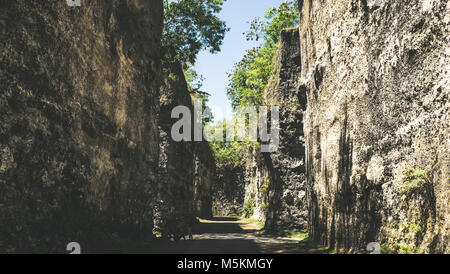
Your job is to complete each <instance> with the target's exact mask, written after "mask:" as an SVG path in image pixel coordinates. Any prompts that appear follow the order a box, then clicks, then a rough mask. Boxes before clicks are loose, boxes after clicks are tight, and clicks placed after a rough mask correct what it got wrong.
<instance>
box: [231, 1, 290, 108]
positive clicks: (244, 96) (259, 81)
mask: <svg viewBox="0 0 450 274" xmlns="http://www.w3.org/2000/svg"><path fill="white" fill-rule="evenodd" d="M298 22H299V16H298V9H297V1H294V2H292V1H285V2H283V3H282V4H281V5H280V6H279V7H278V8H275V7H272V8H269V9H268V10H267V11H266V14H265V16H264V18H263V19H261V18H255V19H254V20H253V21H252V22H251V25H250V30H249V31H248V32H247V33H244V34H245V35H246V38H247V40H256V41H259V40H262V45H261V46H259V47H256V48H252V49H249V50H248V51H247V53H246V55H245V56H244V57H243V58H242V60H241V61H240V62H239V63H237V64H235V66H234V68H233V71H232V72H231V73H230V74H229V80H230V82H229V87H228V97H229V98H230V100H231V104H232V106H233V107H234V108H236V107H238V106H250V105H261V104H263V92H264V89H265V88H266V85H267V84H268V82H269V79H270V76H271V75H272V74H273V73H274V71H275V67H274V64H273V58H274V55H275V52H276V50H277V48H278V42H279V40H280V35H281V31H282V30H283V29H285V28H288V27H292V26H296V25H298Z"/></svg>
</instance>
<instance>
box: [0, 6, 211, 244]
mask: <svg viewBox="0 0 450 274" xmlns="http://www.w3.org/2000/svg"><path fill="white" fill-rule="evenodd" d="M162 23H163V5H162V1H161V0H152V1H143V0H126V1H119V0H113V1H101V0H97V1H82V5H81V6H80V7H69V6H68V5H67V4H66V1H29V0H27V1H25V0H23V1H22V0H18V1H1V2H0V34H1V37H2V38H1V39H0V49H1V50H0V223H1V224H2V225H1V227H0V253H5V252H6V253H17V252H52V253H53V252H57V253H61V252H66V250H65V249H66V245H67V244H68V243H69V242H73V241H75V242H79V243H80V245H81V248H82V252H83V253H86V252H102V251H117V250H120V249H121V246H122V247H123V245H124V244H127V242H130V243H131V242H142V241H143V240H151V239H153V233H152V232H153V231H154V230H158V229H159V228H160V227H161V226H164V224H167V223H170V222H172V221H173V220H177V221H179V220H180V219H181V221H186V222H189V221H192V218H193V217H194V214H195V213H196V211H197V210H199V211H200V212H201V213H202V214H204V215H208V214H210V213H208V206H209V211H211V202H210V201H209V204H208V200H207V197H208V195H209V197H210V192H208V191H210V188H209V186H210V185H211V182H210V181H208V180H212V179H213V178H214V177H213V175H211V174H213V173H211V172H209V170H211V165H214V161H211V159H210V158H211V157H210V156H208V155H211V152H210V151H209V154H208V151H207V149H205V148H202V149H199V148H198V146H197V144H193V143H190V142H180V143H175V142H173V141H172V139H171V137H170V127H171V125H172V123H173V122H174V121H175V120H174V119H171V117H170V114H171V109H172V107H174V106H176V105H185V106H189V107H192V102H191V98H190V94H189V91H188V88H187V84H186V81H185V79H184V74H183V72H182V70H181V67H180V66H179V65H177V64H176V63H171V64H165V65H164V66H163V65H162V62H161V60H162V59H163V53H164V52H165V51H163V50H162V48H161V45H160V41H161V34H162ZM174 75H175V76H176V77H175V78H174V77H173V76H174ZM198 151H201V152H200V154H201V155H200V154H197V156H196V153H197V152H198ZM205 155H206V156H205ZM196 157H197V158H198V160H195V158H196ZM199 165H204V166H207V168H203V169H202V170H201V171H199V172H197V173H196V172H195V167H196V166H199ZM204 170H207V171H204ZM198 173H200V177H201V180H200V181H199V179H198V178H197V177H198V175H196V174H198ZM196 176H197V177H196ZM196 178H197V179H196ZM194 181H195V182H196V183H195V184H194ZM195 188H199V189H201V190H196V189H195ZM196 193H200V194H196ZM195 195H197V196H195ZM194 196H195V199H196V200H195V201H194ZM199 201H201V202H199ZM199 203H200V204H201V206H197V205H198V204H199ZM198 208H200V209H198Z"/></svg>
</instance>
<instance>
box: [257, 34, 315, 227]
mask: <svg viewBox="0 0 450 274" xmlns="http://www.w3.org/2000/svg"><path fill="white" fill-rule="evenodd" d="M274 64H275V69H276V71H275V74H274V76H272V78H271V79H270V81H269V84H268V86H267V87H266V90H265V94H264V96H265V100H266V102H267V103H268V104H269V105H270V106H278V107H279V110H280V144H279V148H278V150H276V151H275V152H273V153H264V161H265V164H266V166H267V168H268V170H269V171H270V178H271V181H270V184H269V187H268V192H269V193H268V201H269V202H268V204H267V209H266V225H265V227H266V229H268V230H277V229H295V230H305V229H306V225H307V223H306V220H307V215H308V214H307V207H306V203H305V201H306V199H305V198H306V197H305V194H306V186H305V181H306V177H305V160H304V155H305V140H304V134H303V124H302V120H303V110H304V109H305V108H306V98H305V96H304V92H301V93H300V92H299V87H298V78H299V77H300V39H299V31H298V29H297V28H292V29H288V30H284V31H282V33H281V40H280V46H279V48H278V52H277V53H276V56H275V59H274Z"/></svg>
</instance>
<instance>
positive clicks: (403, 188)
mask: <svg viewBox="0 0 450 274" xmlns="http://www.w3.org/2000/svg"><path fill="white" fill-rule="evenodd" d="M426 184H431V180H430V177H429V175H428V172H427V171H425V170H420V169H415V168H413V167H406V168H405V169H404V170H403V173H402V183H401V185H400V189H399V193H400V194H402V195H407V194H410V193H412V192H413V191H415V190H416V189H420V188H421V187H423V186H425V185H426Z"/></svg>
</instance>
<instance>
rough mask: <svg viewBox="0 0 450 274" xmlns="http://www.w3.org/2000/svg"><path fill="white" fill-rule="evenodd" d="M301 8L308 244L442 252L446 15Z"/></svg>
mask: <svg viewBox="0 0 450 274" xmlns="http://www.w3.org/2000/svg"><path fill="white" fill-rule="evenodd" d="M299 3H300V11H301V14H300V18H301V22H300V40H301V80H300V84H301V86H300V88H301V90H304V92H305V93H306V95H307V110H306V115H305V119H304V128H305V135H306V140H307V141H306V143H307V145H306V157H307V160H306V162H307V176H308V178H307V187H308V189H307V199H308V207H309V232H310V236H311V237H313V238H314V239H315V240H318V241H320V242H322V243H324V244H327V245H329V246H330V247H334V248H337V249H338V250H341V251H349V252H359V251H363V250H364V249H365V248H366V246H367V244H368V243H369V242H374V241H375V242H379V243H380V244H381V243H384V244H386V245H385V247H389V248H391V251H392V252H408V251H415V252H420V251H423V252H431V253H432V252H436V253H443V252H446V253H448V252H450V246H449V244H448V243H449V234H450V231H449V225H450V211H449V210H450V208H449V204H450V201H449V197H450V182H449V174H448V172H449V171H448V166H449V162H448V160H449V159H448V157H449V147H448V136H449V135H448V134H449V121H450V119H449V117H448V114H449V104H450V103H449V87H450V83H449V79H450V77H449V74H448V73H449V66H450V65H449V64H450V57H449V37H450V33H449V19H450V7H449V5H450V3H449V2H448V1H445V0H412V1H395V0H383V1H359V0H358V1H356V0H353V1H331V0H327V1H311V0H305V1H299ZM408 167H409V168H411V169H409V171H408ZM411 170H415V174H416V175H411V174H413V173H414V172H411ZM408 174H409V175H410V176H409V177H410V178H407V176H406V175H408ZM420 174H422V175H420ZM414 180H416V181H414ZM405 186H408V187H410V189H409V191H403V190H402V189H404V188H405Z"/></svg>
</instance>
